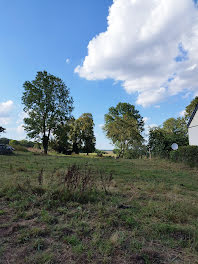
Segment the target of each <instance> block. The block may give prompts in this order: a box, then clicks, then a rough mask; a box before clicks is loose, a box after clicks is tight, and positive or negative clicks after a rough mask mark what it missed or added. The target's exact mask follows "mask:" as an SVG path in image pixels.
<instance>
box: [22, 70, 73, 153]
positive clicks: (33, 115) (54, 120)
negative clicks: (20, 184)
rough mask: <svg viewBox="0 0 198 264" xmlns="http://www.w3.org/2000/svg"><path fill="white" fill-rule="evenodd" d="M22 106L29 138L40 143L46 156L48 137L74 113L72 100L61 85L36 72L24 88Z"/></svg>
mask: <svg viewBox="0 0 198 264" xmlns="http://www.w3.org/2000/svg"><path fill="white" fill-rule="evenodd" d="M23 87H24V89H25V91H24V93H23V97H22V102H23V104H24V105H25V108H24V111H25V112H26V113H27V114H28V117H27V118H25V119H24V122H25V130H26V131H27V132H28V133H27V134H28V136H29V137H31V138H35V139H38V140H41V141H42V143H43V148H44V152H45V154H47V150H48V142H49V138H50V135H51V133H54V132H55V130H56V128H57V127H58V126H59V125H61V124H65V123H66V122H67V121H68V118H69V117H70V114H71V111H72V110H73V107H72V104H73V99H72V98H71V97H70V92H69V89H68V88H67V86H66V85H65V84H64V82H63V81H62V80H61V79H60V78H57V77H55V76H53V75H51V74H48V73H47V72H46V71H43V72H37V75H36V78H35V80H33V81H32V82H30V81H26V82H25V83H24V85H23Z"/></svg>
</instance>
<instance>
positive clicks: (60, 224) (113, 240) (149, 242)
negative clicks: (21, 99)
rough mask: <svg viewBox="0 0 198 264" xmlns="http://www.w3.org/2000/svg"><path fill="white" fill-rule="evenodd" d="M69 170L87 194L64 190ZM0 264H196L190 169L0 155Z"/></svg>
mask: <svg viewBox="0 0 198 264" xmlns="http://www.w3.org/2000/svg"><path fill="white" fill-rule="evenodd" d="M72 164H76V165H77V166H79V168H82V171H83V173H84V171H85V170H86V173H87V174H89V173H91V177H92V181H91V180H90V183H92V184H93V186H94V187H93V186H91V185H89V184H88V185H87V186H88V187H87V188H86V189H85V190H84V189H83V191H79V190H78V189H75V190H68V187H66V185H65V182H64V179H65V178H64V177H66V176H65V175H68V174H67V169H68V167H69V166H70V167H71V165H72ZM86 168H88V169H86ZM90 168H91V169H90ZM111 174H112V175H113V179H109V178H108V175H111ZM88 176H89V175H88ZM103 176H104V177H103ZM94 177H95V178H94ZM103 178H104V179H103ZM102 179H103V180H104V182H103V180H102ZM103 185H104V186H105V188H103V187H104V186H103ZM92 187H93V188H92ZM105 190H106V192H105ZM0 263H1V264H4V263H5V264H6V263H7V264H8V263H10V264H11V263H14V264H18V263H21V264H24V263H28V264H29V263H30V264H32V263H35V264H36V263H37V264H43V263H48V264H52V263H64V264H66V263H68V264H70V263H78V264H80V263H98V264H99V263H112V264H125V263H137V264H144V263H146V264H149V263H189V264H193V263H198V170H196V169H190V168H188V167H185V166H184V165H182V164H173V163H170V162H168V161H165V160H155V159H153V160H122V159H118V160H115V159H114V158H111V157H103V158H97V157H94V156H90V157H89V156H88V157H87V156H63V155H62V156H59V155H48V156H43V155H40V154H36V153H31V152H27V153H23V152H18V153H16V154H15V155H12V156H0Z"/></svg>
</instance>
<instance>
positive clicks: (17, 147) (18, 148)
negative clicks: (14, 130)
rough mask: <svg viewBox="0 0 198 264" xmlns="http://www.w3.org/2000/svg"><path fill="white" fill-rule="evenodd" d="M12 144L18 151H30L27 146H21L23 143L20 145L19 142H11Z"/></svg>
mask: <svg viewBox="0 0 198 264" xmlns="http://www.w3.org/2000/svg"><path fill="white" fill-rule="evenodd" d="M10 146H11V147H12V148H14V150H16V151H24V152H28V150H27V148H25V147H23V146H21V145H19V144H16V145H15V144H13V143H10Z"/></svg>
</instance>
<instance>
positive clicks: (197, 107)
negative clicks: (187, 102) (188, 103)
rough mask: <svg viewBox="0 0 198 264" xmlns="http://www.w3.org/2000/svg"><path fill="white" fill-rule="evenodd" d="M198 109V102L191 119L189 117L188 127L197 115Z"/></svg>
mask: <svg viewBox="0 0 198 264" xmlns="http://www.w3.org/2000/svg"><path fill="white" fill-rule="evenodd" d="M197 110H198V104H197V105H196V107H195V109H194V111H193V113H192V115H191V117H190V119H189V121H188V125H187V127H189V126H190V124H191V122H192V120H193V118H194V116H195V114H196V112H197Z"/></svg>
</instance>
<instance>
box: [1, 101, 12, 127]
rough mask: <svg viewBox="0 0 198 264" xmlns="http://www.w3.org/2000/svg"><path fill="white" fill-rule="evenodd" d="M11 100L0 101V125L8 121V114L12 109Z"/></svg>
mask: <svg viewBox="0 0 198 264" xmlns="http://www.w3.org/2000/svg"><path fill="white" fill-rule="evenodd" d="M13 105H14V103H13V101H11V100H9V101H7V102H2V103H0V125H7V124H8V123H9V122H10V114H11V111H12V109H13Z"/></svg>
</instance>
